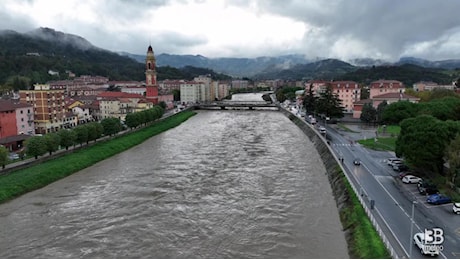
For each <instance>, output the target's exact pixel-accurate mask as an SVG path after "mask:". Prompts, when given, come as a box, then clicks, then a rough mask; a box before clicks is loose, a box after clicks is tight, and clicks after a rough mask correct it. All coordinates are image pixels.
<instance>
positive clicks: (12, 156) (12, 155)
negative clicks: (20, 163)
mask: <svg viewBox="0 0 460 260" xmlns="http://www.w3.org/2000/svg"><path fill="white" fill-rule="evenodd" d="M8 158H9V159H10V160H12V161H13V160H17V159H19V154H17V153H10V154H9V155H8Z"/></svg>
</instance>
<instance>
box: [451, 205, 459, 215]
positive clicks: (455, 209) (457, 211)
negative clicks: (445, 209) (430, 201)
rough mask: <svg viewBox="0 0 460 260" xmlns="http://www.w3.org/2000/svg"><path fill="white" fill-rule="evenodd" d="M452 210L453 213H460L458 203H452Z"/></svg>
mask: <svg viewBox="0 0 460 260" xmlns="http://www.w3.org/2000/svg"><path fill="white" fill-rule="evenodd" d="M452 211H453V212H454V213H455V214H460V203H454V205H452Z"/></svg>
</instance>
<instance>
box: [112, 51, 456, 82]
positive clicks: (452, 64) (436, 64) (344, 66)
mask: <svg viewBox="0 0 460 260" xmlns="http://www.w3.org/2000/svg"><path fill="white" fill-rule="evenodd" d="M120 54H121V55H125V56H128V57H131V58H133V59H135V60H137V61H138V62H142V63H143V62H144V61H145V55H137V54H130V53H126V52H120ZM155 57H156V59H157V65H158V66H171V67H175V68H181V67H184V66H193V67H201V68H208V69H211V70H214V71H216V72H219V73H224V74H227V75H231V76H233V77H250V78H255V79H273V78H281V79H288V78H286V77H285V76H284V75H286V74H292V73H289V72H288V71H299V72H303V71H307V73H306V75H302V76H300V78H328V77H330V76H331V75H337V73H339V74H341V73H346V72H352V71H354V70H356V69H359V68H361V67H372V66H400V65H404V64H412V65H417V66H420V67H423V68H436V69H446V70H453V69H459V68H460V60H458V59H452V60H441V61H429V60H424V59H419V58H414V57H402V58H400V59H399V61H397V62H388V61H384V60H380V59H372V58H361V59H353V60H349V61H341V60H338V59H326V58H324V59H321V58H317V59H315V60H311V59H308V58H306V57H305V56H304V55H300V54H292V55H284V56H276V57H267V56H265V57H257V58H207V57H204V56H202V55H174V54H165V53H162V54H159V55H156V56H155ZM295 74H297V73H295ZM297 78H299V77H297Z"/></svg>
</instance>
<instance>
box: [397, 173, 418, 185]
mask: <svg viewBox="0 0 460 260" xmlns="http://www.w3.org/2000/svg"><path fill="white" fill-rule="evenodd" d="M421 180H422V178H420V177H417V176H414V175H410V174H408V175H406V176H404V177H403V178H402V182H404V183H407V184H413V183H418V182H419V181H421Z"/></svg>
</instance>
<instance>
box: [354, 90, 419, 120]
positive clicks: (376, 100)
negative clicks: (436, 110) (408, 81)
mask: <svg viewBox="0 0 460 260" xmlns="http://www.w3.org/2000/svg"><path fill="white" fill-rule="evenodd" d="M384 101H386V102H387V104H391V103H394V102H398V101H409V102H412V103H418V102H419V101H420V98H417V97H414V96H411V95H407V94H405V93H396V92H394V93H385V94H382V95H377V96H374V97H373V98H369V99H364V100H359V101H357V102H355V103H354V104H353V105H354V109H353V118H360V117H361V112H362V110H363V106H364V104H367V103H371V104H372V106H373V107H374V108H377V107H378V106H379V105H380V103H382V102H384Z"/></svg>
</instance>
